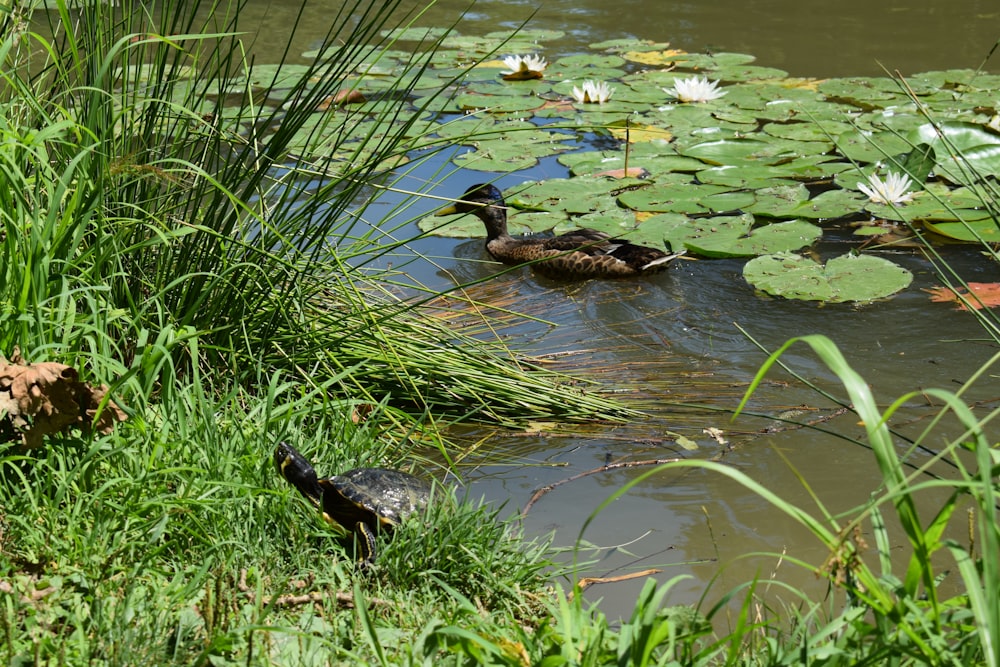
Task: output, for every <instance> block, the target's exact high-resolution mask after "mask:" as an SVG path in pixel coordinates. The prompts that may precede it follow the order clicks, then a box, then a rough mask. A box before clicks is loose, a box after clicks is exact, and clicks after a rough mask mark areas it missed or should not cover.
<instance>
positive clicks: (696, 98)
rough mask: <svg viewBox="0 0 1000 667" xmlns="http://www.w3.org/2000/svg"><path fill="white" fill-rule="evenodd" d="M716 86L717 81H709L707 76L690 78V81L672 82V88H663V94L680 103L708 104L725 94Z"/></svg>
mask: <svg viewBox="0 0 1000 667" xmlns="http://www.w3.org/2000/svg"><path fill="white" fill-rule="evenodd" d="M718 86H719V82H718V81H709V80H708V77H707V76H692V77H691V78H690V79H676V80H674V87H673V88H664V89H663V92H665V93H667V94H668V95H673V96H674V97H676V98H677V99H679V100H680V101H681V102H708V101H709V100H717V99H719V98H720V97H722V96H723V95H725V94H726V91H723V90H719V88H718Z"/></svg>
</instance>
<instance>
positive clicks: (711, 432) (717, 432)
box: [702, 426, 729, 445]
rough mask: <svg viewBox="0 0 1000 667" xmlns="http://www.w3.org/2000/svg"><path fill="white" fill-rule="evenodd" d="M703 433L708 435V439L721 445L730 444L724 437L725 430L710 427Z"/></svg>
mask: <svg viewBox="0 0 1000 667" xmlns="http://www.w3.org/2000/svg"><path fill="white" fill-rule="evenodd" d="M702 433H705V434H707V435H708V437H710V438H712V439H713V440H715V441H716V442H717V443H719V444H720V445H726V444H729V441H728V440H726V438H725V437H724V436H723V430H722V429H721V428H715V427H714V426H709V427H708V428H706V429H703V430H702Z"/></svg>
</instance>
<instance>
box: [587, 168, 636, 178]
mask: <svg viewBox="0 0 1000 667" xmlns="http://www.w3.org/2000/svg"><path fill="white" fill-rule="evenodd" d="M593 176H607V177H609V178H627V177H630V178H646V177H647V176H649V172H648V171H646V170H645V169H643V168H642V167H629V168H628V169H609V170H607V171H599V172H597V173H596V174H593Z"/></svg>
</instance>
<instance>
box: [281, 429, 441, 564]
mask: <svg viewBox="0 0 1000 667" xmlns="http://www.w3.org/2000/svg"><path fill="white" fill-rule="evenodd" d="M274 463H275V465H277V467H278V472H280V473H281V476H282V477H284V478H285V479H286V480H288V482H289V483H290V484H291V485H292V486H294V487H295V488H296V489H298V490H299V493H301V494H302V495H303V496H305V498H306V499H307V500H308V501H309V502H311V503H312V504H313V505H315V506H316V507H317V508H318V509H319V510H320V511H321V512H322V513H323V518H324V519H326V520H327V521H329V522H331V523H335V524H339V525H340V526H343V527H344V529H346V530H347V531H348V532H350V533H352V534H353V535H354V537H355V538H356V539H357V541H358V545H359V549H360V554H359V558H358V565H359V566H360V567H361V568H362V569H364V568H367V567H368V566H370V565H372V564H373V563H374V562H375V556H376V553H377V549H376V544H375V535H376V533H378V532H379V531H381V532H384V533H391V532H392V530H393V529H394V528H395V527H396V526H398V525H399V524H400V523H401V522H402V521H403V519H405V518H406V517H407V516H409V515H410V514H412V513H414V512H417V511H420V510H423V509H425V508H426V507H427V504H428V502H429V501H430V496H431V486H430V484H428V483H427V482H426V481H425V480H423V479H421V478H419V477H417V476H415V475H411V474H409V473H406V472H403V471H401V470H393V469H391V468H355V469H354V470H348V471H347V472H345V473H341V474H339V475H333V476H332V477H327V478H325V479H320V478H319V477H318V475H317V474H316V470H315V469H314V468H313V467H312V464H311V463H309V461H308V460H307V459H306V458H305V457H304V456H302V454H300V453H299V452H298V451H297V450H296V449H295V448H294V447H292V446H291V445H289V444H287V443H284V442H282V443H279V444H278V447H277V449H275V451H274Z"/></svg>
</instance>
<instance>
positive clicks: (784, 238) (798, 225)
mask: <svg viewBox="0 0 1000 667" xmlns="http://www.w3.org/2000/svg"><path fill="white" fill-rule="evenodd" d="M728 220H730V221H732V222H731V224H728V225H726V226H724V227H723V226H718V225H717V226H715V227H713V228H712V231H711V233H709V234H705V235H703V236H701V237H700V238H697V237H693V236H692V237H689V238H688V239H686V240H685V241H684V247H686V248H687V249H688V250H690V251H691V252H694V253H696V254H698V255H701V256H702V257H753V256H756V255H764V254H769V253H778V252H785V251H790V250H798V249H799V248H803V247H805V246H809V245H812V244H813V243H814V242H815V241H816V239H818V238H819V237H820V236H822V235H823V230H822V229H820V228H819V227H817V226H815V225H812V224H809V223H808V222H805V221H803V220H789V221H786V222H776V223H774V224H770V225H764V226H762V227H757V228H753V229H751V227H752V226H753V218H752V217H751V216H740V217H739V218H729V219H728Z"/></svg>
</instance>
